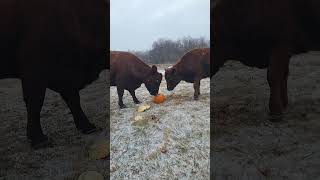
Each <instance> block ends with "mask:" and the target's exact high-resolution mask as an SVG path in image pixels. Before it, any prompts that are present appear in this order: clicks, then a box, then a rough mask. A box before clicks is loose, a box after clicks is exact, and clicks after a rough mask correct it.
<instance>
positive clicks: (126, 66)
mask: <svg viewBox="0 0 320 180" xmlns="http://www.w3.org/2000/svg"><path fill="white" fill-rule="evenodd" d="M110 67H111V68H110V85H111V86H117V92H118V98H119V102H118V104H119V106H120V108H125V107H126V106H125V105H124V104H123V101H122V96H123V93H124V90H127V91H129V92H130V94H131V96H132V98H133V101H134V103H136V104H139V103H140V101H139V100H138V99H137V97H136V95H135V90H136V89H137V88H139V87H140V86H141V84H142V83H144V84H145V86H146V88H147V89H148V91H149V93H150V94H151V95H157V94H158V91H159V87H160V83H161V80H162V74H161V73H159V72H158V71H157V67H156V66H155V65H153V66H152V67H150V66H148V65H147V64H145V63H144V62H142V61H141V60H140V59H139V58H138V57H136V56H135V55H133V54H131V53H129V52H122V51H111V53H110Z"/></svg>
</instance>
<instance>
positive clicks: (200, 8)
mask: <svg viewBox="0 0 320 180" xmlns="http://www.w3.org/2000/svg"><path fill="white" fill-rule="evenodd" d="M110 11H111V12H110V15H111V17H110V18H111V19H110V20H111V24H110V25H111V27H110V28H111V32H110V33H111V34H110V38H111V42H110V48H111V50H124V51H126V50H147V49H150V48H151V46H152V43H153V42H154V41H155V40H157V39H159V38H169V39H173V40H176V39H178V38H182V37H184V36H191V37H194V38H198V37H205V38H206V39H210V0H110Z"/></svg>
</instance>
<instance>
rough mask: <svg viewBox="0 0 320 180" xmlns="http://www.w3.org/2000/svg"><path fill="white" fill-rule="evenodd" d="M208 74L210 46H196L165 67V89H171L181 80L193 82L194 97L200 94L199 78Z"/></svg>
mask: <svg viewBox="0 0 320 180" xmlns="http://www.w3.org/2000/svg"><path fill="white" fill-rule="evenodd" d="M209 76H210V48H197V49H192V50H190V51H189V52H187V53H186V54H185V55H183V56H182V58H181V59H180V60H179V61H178V62H177V63H176V64H175V65H173V66H172V67H169V68H166V69H165V79H166V81H167V89H168V90H169V91H172V90H173V89H174V88H175V87H176V86H177V85H178V84H179V82H180V81H181V80H183V81H186V82H188V83H193V87H194V99H195V100H197V99H198V98H199V95H200V81H201V79H204V78H207V77H209Z"/></svg>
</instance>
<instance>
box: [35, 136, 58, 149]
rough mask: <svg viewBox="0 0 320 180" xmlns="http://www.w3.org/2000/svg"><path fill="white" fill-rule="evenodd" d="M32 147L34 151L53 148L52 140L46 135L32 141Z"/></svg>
mask: <svg viewBox="0 0 320 180" xmlns="http://www.w3.org/2000/svg"><path fill="white" fill-rule="evenodd" d="M31 147H32V148H33V149H42V148H48V147H53V144H52V140H51V139H49V138H48V137H47V136H46V135H44V136H42V137H40V138H35V139H32V140H31Z"/></svg>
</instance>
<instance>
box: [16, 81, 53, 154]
mask: <svg viewBox="0 0 320 180" xmlns="http://www.w3.org/2000/svg"><path fill="white" fill-rule="evenodd" d="M22 89H23V99H24V102H25V104H26V108H27V113H28V122H27V137H28V139H29V140H31V146H32V147H33V148H35V149H38V148H44V147H48V146H51V145H52V144H51V142H50V141H49V139H48V137H47V136H46V135H44V134H43V131H42V128H41V124H40V112H41V109H42V105H43V101H44V97H45V93H46V88H45V86H42V85H41V83H39V82H35V81H31V80H27V79H22Z"/></svg>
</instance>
